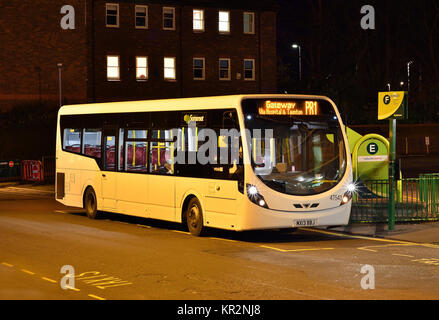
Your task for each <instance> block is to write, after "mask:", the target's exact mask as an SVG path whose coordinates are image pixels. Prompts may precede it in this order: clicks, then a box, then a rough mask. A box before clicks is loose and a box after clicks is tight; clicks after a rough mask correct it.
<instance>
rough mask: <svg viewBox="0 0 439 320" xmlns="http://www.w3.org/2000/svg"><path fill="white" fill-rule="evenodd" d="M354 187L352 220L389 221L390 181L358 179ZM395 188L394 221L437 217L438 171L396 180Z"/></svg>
mask: <svg viewBox="0 0 439 320" xmlns="http://www.w3.org/2000/svg"><path fill="white" fill-rule="evenodd" d="M357 189H358V190H357V193H356V194H355V196H354V199H353V200H354V201H353V205H352V213H351V222H355V223H359V222H360V223H374V222H388V212H389V208H388V206H389V181H388V180H374V181H361V182H358V186H357ZM396 189H397V192H396V194H395V203H396V205H395V221H396V222H410V221H438V220H439V174H431V175H421V176H420V177H419V178H418V179H402V180H398V181H397V186H396Z"/></svg>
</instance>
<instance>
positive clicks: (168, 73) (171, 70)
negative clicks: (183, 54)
mask: <svg viewBox="0 0 439 320" xmlns="http://www.w3.org/2000/svg"><path fill="white" fill-rule="evenodd" d="M163 62H164V77H165V79H167V80H175V79H176V76H175V58H164V60H163Z"/></svg>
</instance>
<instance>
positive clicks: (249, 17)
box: [244, 12, 255, 34]
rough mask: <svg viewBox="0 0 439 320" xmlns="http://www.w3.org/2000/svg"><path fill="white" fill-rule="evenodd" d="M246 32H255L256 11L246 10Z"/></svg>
mask: <svg viewBox="0 0 439 320" xmlns="http://www.w3.org/2000/svg"><path fill="white" fill-rule="evenodd" d="M244 33H250V34H253V33H255V14H254V12H244Z"/></svg>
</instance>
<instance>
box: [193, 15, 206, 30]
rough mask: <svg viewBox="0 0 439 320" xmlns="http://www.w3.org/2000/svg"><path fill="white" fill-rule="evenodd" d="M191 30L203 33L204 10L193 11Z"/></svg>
mask: <svg viewBox="0 0 439 320" xmlns="http://www.w3.org/2000/svg"><path fill="white" fill-rule="evenodd" d="M193 29H194V31H198V32H200V31H204V10H200V9H194V10H193Z"/></svg>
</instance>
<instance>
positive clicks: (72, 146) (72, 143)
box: [63, 128, 81, 153]
mask: <svg viewBox="0 0 439 320" xmlns="http://www.w3.org/2000/svg"><path fill="white" fill-rule="evenodd" d="M63 149H64V150H66V151H70V152H74V153H81V129H73V128H66V129H64V141H63Z"/></svg>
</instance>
